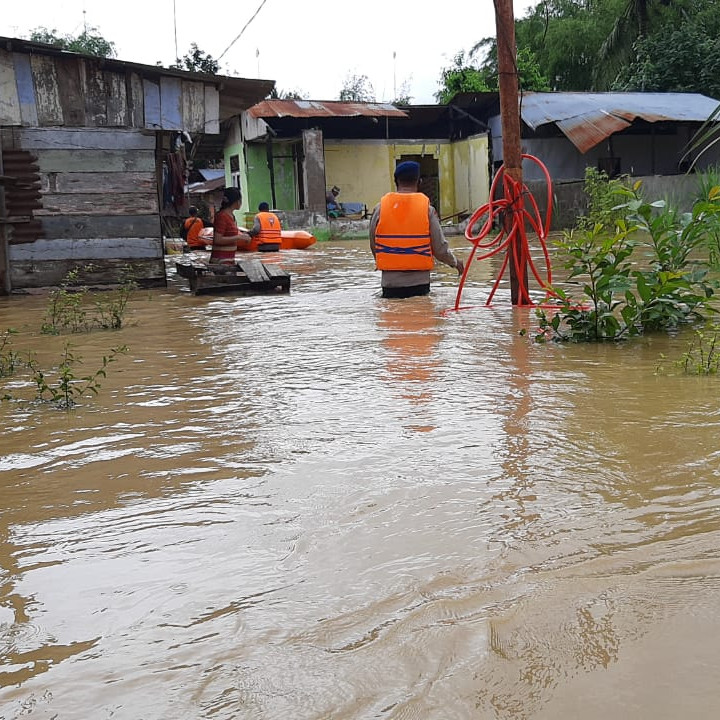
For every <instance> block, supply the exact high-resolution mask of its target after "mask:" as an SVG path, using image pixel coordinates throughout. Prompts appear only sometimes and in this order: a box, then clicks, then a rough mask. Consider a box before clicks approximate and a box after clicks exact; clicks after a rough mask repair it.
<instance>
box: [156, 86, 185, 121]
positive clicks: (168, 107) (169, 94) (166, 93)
mask: <svg viewBox="0 0 720 720" xmlns="http://www.w3.org/2000/svg"><path fill="white" fill-rule="evenodd" d="M182 111H183V102H182V81H181V80H180V78H175V77H161V78H160V125H161V126H162V129H163V130H183V129H184V128H183V118H182Z"/></svg>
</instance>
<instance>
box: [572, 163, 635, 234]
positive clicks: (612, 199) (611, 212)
mask: <svg viewBox="0 0 720 720" xmlns="http://www.w3.org/2000/svg"><path fill="white" fill-rule="evenodd" d="M627 180H628V178H627V176H622V177H620V178H610V177H609V176H608V174H607V173H606V172H604V171H603V170H598V169H596V168H594V167H586V168H585V183H584V186H583V189H584V190H585V195H586V196H587V199H588V212H587V215H581V216H580V217H579V218H578V219H577V227H578V228H580V229H581V230H590V229H591V228H593V227H594V226H595V225H597V224H601V225H604V226H606V227H607V228H611V227H613V225H614V224H615V223H616V222H617V221H618V220H620V219H622V218H623V217H624V213H623V212H622V210H621V209H619V208H618V203H619V202H620V200H619V199H618V196H619V195H620V194H621V193H622V192H623V190H625V189H626V184H627Z"/></svg>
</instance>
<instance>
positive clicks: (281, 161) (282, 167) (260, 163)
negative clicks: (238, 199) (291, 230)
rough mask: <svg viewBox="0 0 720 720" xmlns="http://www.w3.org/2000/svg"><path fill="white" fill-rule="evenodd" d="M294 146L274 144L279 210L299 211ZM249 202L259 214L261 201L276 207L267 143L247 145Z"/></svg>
mask: <svg viewBox="0 0 720 720" xmlns="http://www.w3.org/2000/svg"><path fill="white" fill-rule="evenodd" d="M292 152H293V148H292V145H291V144H288V143H282V144H277V143H276V144H273V170H274V174H275V209H276V210H297V209H298V201H297V197H298V188H297V181H296V174H295V162H294V160H293V157H292ZM247 176H248V202H249V204H250V208H251V211H255V210H256V209H257V206H258V205H259V204H260V203H261V202H266V203H268V204H269V205H270V206H271V207H272V204H273V202H272V190H271V186H270V168H269V167H268V163H267V147H266V146H265V145H264V144H256V143H253V144H248V145H247Z"/></svg>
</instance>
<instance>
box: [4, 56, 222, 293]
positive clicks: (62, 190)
mask: <svg viewBox="0 0 720 720" xmlns="http://www.w3.org/2000/svg"><path fill="white" fill-rule="evenodd" d="M219 108H220V102H219V93H218V90H217V88H216V86H215V85H214V84H212V83H204V82H198V81H194V80H184V79H181V78H179V77H174V76H166V75H163V73H162V71H161V70H158V72H150V73H148V74H147V75H146V74H144V73H143V72H141V71H139V70H138V69H137V68H133V69H130V68H128V69H127V71H126V72H122V71H118V70H117V66H115V69H114V70H109V69H107V66H106V64H105V62H104V61H103V60H102V59H100V58H98V59H97V60H96V59H88V58H77V57H72V56H63V55H59V56H55V55H43V54H41V53H33V54H29V53H24V52H9V51H7V50H3V49H0V139H1V140H2V141H3V142H4V144H5V146H6V147H7V148H9V149H16V150H27V151H29V152H31V153H32V154H33V155H34V156H36V157H37V164H38V166H39V168H40V176H41V185H42V187H41V192H42V208H41V209H40V210H36V211H35V212H34V217H35V219H39V220H40V221H41V222H42V226H43V231H44V237H42V238H39V239H36V240H34V241H32V242H18V241H15V242H11V245H10V247H9V258H10V274H11V281H12V287H13V289H20V288H29V287H42V286H47V285H53V284H57V283H58V282H60V281H62V279H63V277H64V275H65V273H66V272H67V271H68V270H69V269H72V267H74V266H76V265H77V264H79V263H81V264H87V263H89V262H92V263H93V264H94V265H95V266H96V267H97V270H96V272H95V276H94V279H93V282H113V281H114V280H117V279H118V277H119V276H118V273H119V272H120V271H121V270H122V268H123V266H124V265H126V264H127V263H132V265H133V266H134V267H135V268H136V269H137V270H138V273H139V277H140V279H141V281H142V282H143V283H144V284H145V285H157V284H165V266H164V260H163V242H162V234H161V221H160V208H159V206H158V205H159V193H158V186H159V185H161V174H160V171H161V168H162V165H161V163H160V162H159V157H160V155H159V149H158V148H157V147H156V145H157V142H158V141H159V137H160V136H159V134H158V131H161V130H177V131H180V130H184V131H187V132H189V133H191V134H193V133H211V134H212V133H214V134H217V133H219V132H220V127H219V121H218V118H219Z"/></svg>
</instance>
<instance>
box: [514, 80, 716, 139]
mask: <svg viewBox="0 0 720 720" xmlns="http://www.w3.org/2000/svg"><path fill="white" fill-rule="evenodd" d="M717 106H718V101H716V100H714V99H713V98H709V97H706V96H705V95H700V94H698V93H527V94H525V95H524V96H523V97H522V101H521V113H522V119H523V122H524V123H525V124H526V125H528V126H529V127H530V128H532V129H533V130H536V129H537V128H539V127H540V126H542V125H547V124H548V123H555V124H556V125H557V126H558V128H560V130H561V131H562V132H563V133H564V134H565V135H566V136H567V137H568V139H569V140H571V141H572V143H573V144H574V145H575V146H576V147H577V148H578V150H580V152H583V153H584V152H586V151H587V150H589V149H590V148H591V147H594V146H595V145H597V144H598V143H600V142H602V141H603V140H605V139H606V138H607V137H609V136H610V135H612V134H613V133H615V132H618V131H620V130H624V129H625V128H626V127H628V126H629V125H630V124H631V123H632V121H633V120H635V119H637V118H641V119H643V120H646V121H647V122H662V121H674V122H704V121H705V120H706V119H707V118H708V116H709V115H710V114H711V113H712V112H713V111H714V110H715V108H717Z"/></svg>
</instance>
